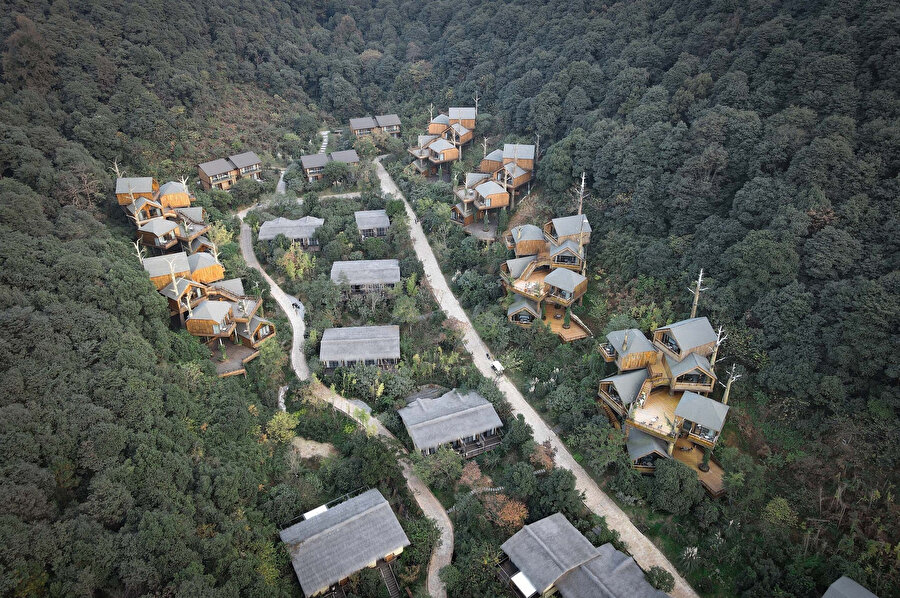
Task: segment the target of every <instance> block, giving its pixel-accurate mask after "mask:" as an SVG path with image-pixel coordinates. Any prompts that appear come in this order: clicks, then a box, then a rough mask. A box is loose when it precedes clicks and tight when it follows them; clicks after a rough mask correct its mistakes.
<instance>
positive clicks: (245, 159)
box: [228, 152, 262, 168]
mask: <svg viewBox="0 0 900 598" xmlns="http://www.w3.org/2000/svg"><path fill="white" fill-rule="evenodd" d="M228 159H229V160H231V163H232V164H234V165H235V166H236V167H237V168H246V167H247V166H253V165H254V164H260V163H261V162H262V160H260V159H259V156H257V155H256V152H243V153H241V154H235V155H233V156H228Z"/></svg>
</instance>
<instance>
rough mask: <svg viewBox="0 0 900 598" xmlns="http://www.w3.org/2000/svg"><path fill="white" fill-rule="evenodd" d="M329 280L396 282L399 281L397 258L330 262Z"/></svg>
mask: <svg viewBox="0 0 900 598" xmlns="http://www.w3.org/2000/svg"><path fill="white" fill-rule="evenodd" d="M331 281H332V282H333V283H335V284H341V283H343V282H346V283H347V284H351V285H354V284H392V283H393V284H396V283H398V282H400V262H398V261H397V260H354V261H347V262H334V263H333V264H331Z"/></svg>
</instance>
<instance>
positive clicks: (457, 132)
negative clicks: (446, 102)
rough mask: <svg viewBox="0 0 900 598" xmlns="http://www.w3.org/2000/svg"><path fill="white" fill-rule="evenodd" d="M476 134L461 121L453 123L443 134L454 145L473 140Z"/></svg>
mask: <svg viewBox="0 0 900 598" xmlns="http://www.w3.org/2000/svg"><path fill="white" fill-rule="evenodd" d="M474 135H475V133H474V132H473V131H472V129H467V128H466V127H464V126H462V125H461V124H459V123H453V124H452V125H450V126H449V127H447V130H446V131H444V133H443V134H442V135H441V136H442V137H443V138H444V139H446V140H447V141H449V142H450V143H452V144H453V145H456V146H460V145H463V144H466V143H468V142H470V141H472V137H474Z"/></svg>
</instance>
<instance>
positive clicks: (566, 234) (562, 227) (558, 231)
mask: <svg viewBox="0 0 900 598" xmlns="http://www.w3.org/2000/svg"><path fill="white" fill-rule="evenodd" d="M544 232H545V233H546V234H547V236H548V237H549V238H550V239H551V240H552V241H553V242H554V243H556V244H560V243H563V242H564V241H574V242H575V243H578V242H579V238H580V239H581V245H582V246H583V245H588V244H590V242H591V224H590V222H588V219H587V216H585V215H584V214H576V215H575V216H566V217H564V218H554V219H553V220H551V221H550V222H548V223H546V224H544Z"/></svg>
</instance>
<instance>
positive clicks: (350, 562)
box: [278, 489, 409, 598]
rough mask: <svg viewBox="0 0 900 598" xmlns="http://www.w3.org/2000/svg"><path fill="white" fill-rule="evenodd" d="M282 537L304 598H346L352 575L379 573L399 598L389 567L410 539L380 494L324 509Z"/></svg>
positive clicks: (370, 493) (374, 492)
mask: <svg viewBox="0 0 900 598" xmlns="http://www.w3.org/2000/svg"><path fill="white" fill-rule="evenodd" d="M278 535H279V537H280V538H281V541H282V542H284V544H285V545H286V547H287V550H288V553H289V554H290V559H291V564H292V565H293V567H294V572H295V573H296V575H297V580H298V581H299V582H300V588H301V589H302V590H303V594H304V595H305V596H306V598H313V597H315V596H322V595H324V594H329V593H331V592H334V591H335V590H337V591H339V592H340V593H339V594H337V595H341V596H342V595H343V591H341V590H340V587H341V586H343V585H345V584H346V583H347V582H348V581H349V578H350V577H351V576H352V575H354V574H355V573H357V572H359V571H362V570H363V569H366V568H376V567H377V568H378V569H379V571H380V573H381V576H382V579H384V581H385V583H386V584H387V586H388V588H389V591H390V593H391V595H392V596H394V595H396V596H399V595H400V589H399V586H398V584H397V580H396V578H395V577H394V573H393V570H392V569H391V566H390V563H391V562H392V561H393V560H394V559H396V558H397V557H398V556H399V555H400V554H401V553H402V552H403V549H404V548H406V547H407V546H409V538H407V537H406V533H405V532H404V531H403V528H402V527H401V526H400V522H399V521H398V520H397V517H396V515H394V512H393V510H391V505H390V503H388V501H387V500H385V498H384V496H382V494H381V493H380V492H379V491H378V490H376V489H372V490H367V491H365V492H363V493H362V494H359V495H357V496H354V497H353V498H349V499H347V500H344V501H343V502H338V503H337V504H332V503H327V504H324V505H321V506H320V507H317V508H315V509H313V510H312V511H309V512H307V513H305V514H304V515H303V516H302V519H301V520H300V521H299V522H297V523H294V524H293V525H291V526H290V527H288V528H286V529H283V530H281V531H280V532H279V533H278ZM394 592H396V593H394ZM331 595H335V594H331Z"/></svg>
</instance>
